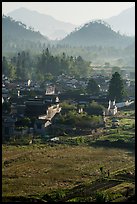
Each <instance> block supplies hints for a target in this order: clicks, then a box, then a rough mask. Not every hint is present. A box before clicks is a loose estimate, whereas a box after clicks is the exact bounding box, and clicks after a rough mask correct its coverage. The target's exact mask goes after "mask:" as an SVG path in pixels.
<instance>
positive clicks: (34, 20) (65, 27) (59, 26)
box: [7, 8, 76, 40]
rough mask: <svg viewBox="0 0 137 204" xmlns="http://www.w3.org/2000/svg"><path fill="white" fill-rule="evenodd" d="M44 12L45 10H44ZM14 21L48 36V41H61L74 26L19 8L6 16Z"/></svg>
mask: <svg viewBox="0 0 137 204" xmlns="http://www.w3.org/2000/svg"><path fill="white" fill-rule="evenodd" d="M45 11H46V8H45ZM7 15H8V16H11V17H12V18H14V19H15V20H18V21H21V22H23V23H25V24H26V25H27V26H32V27H33V28H34V29H35V30H38V31H40V32H41V33H42V34H43V35H46V36H48V37H49V38H50V39H54V40H55V39H56V38H58V39H61V38H64V37H65V36H66V35H67V34H68V33H70V32H71V31H72V30H73V29H74V28H75V27H76V25H73V24H71V23H65V22H63V21H58V20H56V19H55V18H53V17H51V16H49V15H45V14H41V13H38V12H37V11H31V10H29V9H26V8H19V9H17V10H14V11H12V12H9V13H8V14H7Z"/></svg>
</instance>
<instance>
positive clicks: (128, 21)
mask: <svg viewBox="0 0 137 204" xmlns="http://www.w3.org/2000/svg"><path fill="white" fill-rule="evenodd" d="M104 21H106V22H107V23H109V25H111V27H112V29H113V30H115V31H119V32H120V33H121V34H125V35H132V36H135V7H131V8H129V9H126V10H124V11H123V12H121V13H120V14H119V15H117V16H112V17H111V18H107V19H104Z"/></svg>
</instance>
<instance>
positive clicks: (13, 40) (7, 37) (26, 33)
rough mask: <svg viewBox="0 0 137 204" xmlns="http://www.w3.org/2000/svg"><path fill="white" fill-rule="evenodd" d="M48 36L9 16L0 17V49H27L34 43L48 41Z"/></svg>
mask: <svg viewBox="0 0 137 204" xmlns="http://www.w3.org/2000/svg"><path fill="white" fill-rule="evenodd" d="M48 42H49V40H48V38H46V37H44V36H43V35H41V34H40V32H36V31H34V30H33V29H32V28H26V25H25V24H23V23H22V22H20V21H15V20H13V19H12V18H11V17H7V16H3V17H2V51H3V52H4V51H5V50H11V51H14V50H16V49H27V48H30V47H33V46H34V45H35V44H36V43H42V44H43V43H48Z"/></svg>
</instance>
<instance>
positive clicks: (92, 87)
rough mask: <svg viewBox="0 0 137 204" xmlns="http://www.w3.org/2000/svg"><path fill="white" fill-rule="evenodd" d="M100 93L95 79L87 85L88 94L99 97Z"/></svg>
mask: <svg viewBox="0 0 137 204" xmlns="http://www.w3.org/2000/svg"><path fill="white" fill-rule="evenodd" d="M99 91H100V89H99V86H98V84H97V82H96V81H95V80H94V79H93V78H91V79H90V80H89V82H88V85H87V92H88V93H90V94H92V95H97V94H99Z"/></svg>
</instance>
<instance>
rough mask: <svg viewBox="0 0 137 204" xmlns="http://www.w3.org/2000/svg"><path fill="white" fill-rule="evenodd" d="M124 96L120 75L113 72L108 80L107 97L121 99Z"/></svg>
mask: <svg viewBox="0 0 137 204" xmlns="http://www.w3.org/2000/svg"><path fill="white" fill-rule="evenodd" d="M125 96H126V93H125V89H124V83H123V80H122V78H121V75H120V74H119V73H118V72H115V73H114V74H113V75H112V78H111V80H110V82H109V89H108V97H109V99H110V100H116V101H121V100H122V99H124V97H125Z"/></svg>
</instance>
